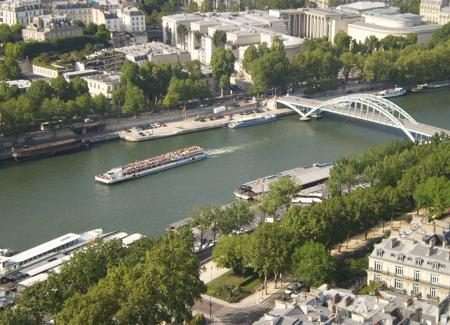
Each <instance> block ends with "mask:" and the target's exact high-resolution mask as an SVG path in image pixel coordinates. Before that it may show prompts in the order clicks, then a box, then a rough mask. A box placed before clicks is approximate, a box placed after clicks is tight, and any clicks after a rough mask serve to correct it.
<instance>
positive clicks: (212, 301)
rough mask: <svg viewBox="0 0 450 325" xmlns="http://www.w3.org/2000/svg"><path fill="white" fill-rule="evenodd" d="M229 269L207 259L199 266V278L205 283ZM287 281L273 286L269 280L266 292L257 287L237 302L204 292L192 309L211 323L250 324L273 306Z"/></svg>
mask: <svg viewBox="0 0 450 325" xmlns="http://www.w3.org/2000/svg"><path fill="white" fill-rule="evenodd" d="M229 270H230V269H227V268H220V267H218V266H217V264H216V263H215V262H214V261H208V262H206V263H205V264H203V265H202V266H201V268H200V279H201V280H202V281H203V282H204V283H205V284H207V283H209V282H211V281H212V280H214V279H216V278H218V277H220V276H221V275H223V274H224V273H226V272H228V271H229ZM288 283H289V282H286V283H284V282H283V285H281V284H280V283H278V285H277V287H275V283H274V282H273V281H270V282H268V283H267V294H266V292H265V290H263V289H262V288H258V289H257V290H256V291H255V292H254V293H253V294H251V295H249V296H248V297H246V298H244V299H242V300H241V301H239V302H237V303H229V302H227V301H224V300H221V299H218V298H215V297H211V296H209V295H206V294H204V295H202V298H201V299H200V300H198V301H197V302H196V304H195V305H194V307H193V310H194V312H195V313H202V314H204V315H205V317H207V318H209V319H210V321H211V322H210V323H212V324H251V323H253V322H254V321H256V320H257V319H259V318H260V317H261V316H262V315H264V313H265V312H267V311H269V310H271V309H272V308H273V307H274V305H275V300H276V299H280V298H281V296H282V294H283V292H284V287H285V286H286V285H287V284H288Z"/></svg>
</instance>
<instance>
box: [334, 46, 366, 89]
mask: <svg viewBox="0 0 450 325" xmlns="http://www.w3.org/2000/svg"><path fill="white" fill-rule="evenodd" d="M339 61H340V63H341V66H342V74H343V75H344V79H345V84H347V80H348V77H349V75H350V72H351V71H352V70H353V69H356V68H357V67H359V66H360V65H361V62H362V58H361V56H360V55H359V54H353V53H352V52H344V53H343V54H342V55H341V56H340V57H339Z"/></svg>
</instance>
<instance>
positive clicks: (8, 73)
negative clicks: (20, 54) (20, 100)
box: [0, 56, 22, 80]
mask: <svg viewBox="0 0 450 325" xmlns="http://www.w3.org/2000/svg"><path fill="white" fill-rule="evenodd" d="M21 75H22V73H21V71H20V67H19V64H18V63H17V61H16V59H14V58H12V57H9V56H8V57H5V59H4V60H3V61H0V80H13V79H19V78H20V76H21Z"/></svg>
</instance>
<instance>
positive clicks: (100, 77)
mask: <svg viewBox="0 0 450 325" xmlns="http://www.w3.org/2000/svg"><path fill="white" fill-rule="evenodd" d="M82 79H84V80H86V81H87V84H88V87H89V93H90V94H91V95H92V96H97V95H100V94H102V95H104V96H105V97H106V98H110V99H111V98H112V94H113V92H114V90H116V89H118V88H120V74H118V73H104V74H97V75H94V76H88V77H83V78H82Z"/></svg>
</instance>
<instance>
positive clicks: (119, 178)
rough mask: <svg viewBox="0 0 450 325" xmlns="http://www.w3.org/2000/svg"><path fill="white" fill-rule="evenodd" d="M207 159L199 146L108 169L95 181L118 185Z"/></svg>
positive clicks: (96, 177)
mask: <svg viewBox="0 0 450 325" xmlns="http://www.w3.org/2000/svg"><path fill="white" fill-rule="evenodd" d="M207 157H208V155H207V153H206V152H205V151H204V150H203V148H201V147H199V146H192V147H187V148H183V149H180V150H176V151H172V152H168V153H165V154H162V155H159V156H156V157H151V158H148V159H145V160H141V161H137V162H134V163H130V164H127V165H124V166H120V167H116V168H113V169H110V170H109V171H107V172H106V173H104V174H101V175H97V176H95V180H96V181H97V182H100V183H103V184H114V183H119V182H123V181H126V180H131V179H136V178H139V177H142V176H147V175H151V174H155V173H158V172H161V171H163V170H166V169H170V168H174V167H178V166H181V165H186V164H190V163H192V162H195V161H198V160H203V159H206V158H207Z"/></svg>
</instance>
